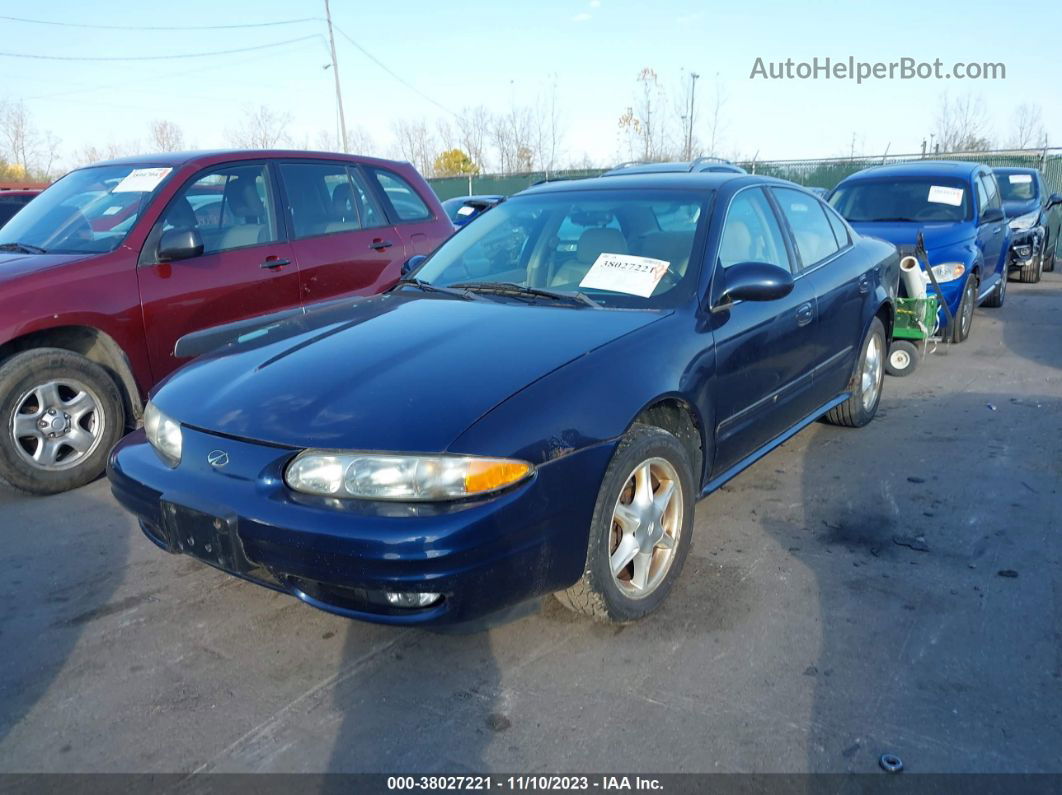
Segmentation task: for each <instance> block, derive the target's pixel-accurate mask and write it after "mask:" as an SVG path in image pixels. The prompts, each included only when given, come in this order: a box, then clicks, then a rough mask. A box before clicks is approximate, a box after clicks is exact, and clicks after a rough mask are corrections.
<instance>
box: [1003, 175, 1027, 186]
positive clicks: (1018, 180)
mask: <svg viewBox="0 0 1062 795" xmlns="http://www.w3.org/2000/svg"><path fill="white" fill-rule="evenodd" d="M1007 179H1009V180H1010V184H1011V185H1028V184H1029V183H1030V182H1032V174H1011V175H1010V176H1008V177H1007Z"/></svg>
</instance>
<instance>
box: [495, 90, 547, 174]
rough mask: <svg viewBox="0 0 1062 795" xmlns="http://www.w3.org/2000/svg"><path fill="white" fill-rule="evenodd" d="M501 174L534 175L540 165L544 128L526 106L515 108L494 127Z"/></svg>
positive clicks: (498, 117)
mask: <svg viewBox="0 0 1062 795" xmlns="http://www.w3.org/2000/svg"><path fill="white" fill-rule="evenodd" d="M491 136H492V138H493V141H494V147H495V149H496V150H497V152H498V159H499V161H500V165H501V170H502V173H505V174H518V173H523V172H528V171H533V170H534V169H535V166H536V165H537V164H538V163H540V161H541V154H542V128H541V125H540V124H539V118H538V114H537V113H536V112H535V110H534V109H532V108H530V107H527V106H525V105H516V104H514V105H512V106H511V107H510V108H509V111H508V112H507V113H503V114H501V115H499V116H497V117H495V119H494V124H493V125H492V127H491Z"/></svg>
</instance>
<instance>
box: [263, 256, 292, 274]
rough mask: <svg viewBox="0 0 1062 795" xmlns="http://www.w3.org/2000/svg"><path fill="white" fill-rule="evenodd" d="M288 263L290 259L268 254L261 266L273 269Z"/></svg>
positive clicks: (269, 269) (265, 268) (268, 269)
mask: <svg viewBox="0 0 1062 795" xmlns="http://www.w3.org/2000/svg"><path fill="white" fill-rule="evenodd" d="M290 264H291V260H290V259H281V258H280V257H276V256H269V257H266V258H265V262H263V263H262V265H261V267H262V268H263V269H264V270H267V271H274V270H276V269H277V268H283V267H284V266H285V265H290Z"/></svg>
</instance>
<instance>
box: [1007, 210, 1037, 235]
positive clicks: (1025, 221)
mask: <svg viewBox="0 0 1062 795" xmlns="http://www.w3.org/2000/svg"><path fill="white" fill-rule="evenodd" d="M1039 220H1040V211H1039V210H1034V211H1033V212H1031V213H1025V215H1019V216H1018V217H1017V218H1011V219H1010V228H1011V229H1012V230H1014V231H1015V232H1023V231H1025V230H1026V229H1032V228H1033V227H1034V226H1036V222H1037V221H1039Z"/></svg>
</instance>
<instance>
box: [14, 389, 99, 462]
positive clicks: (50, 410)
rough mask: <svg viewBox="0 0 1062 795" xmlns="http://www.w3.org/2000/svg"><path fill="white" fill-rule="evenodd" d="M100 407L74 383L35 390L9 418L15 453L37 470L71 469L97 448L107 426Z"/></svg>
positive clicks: (30, 391) (30, 392)
mask: <svg viewBox="0 0 1062 795" xmlns="http://www.w3.org/2000/svg"><path fill="white" fill-rule="evenodd" d="M101 407H102V403H101V401H100V399H99V396H98V395H96V393H95V392H93V391H92V390H91V389H89V388H88V387H87V386H85V385H84V384H83V383H81V382H80V381H76V380H74V379H67V378H64V379H60V380H55V381H47V382H46V383H43V384H40V385H39V386H35V387H34V388H33V389H31V390H29V391H28V392H26V393H25V394H24V395H23V396H22V397H21V398H19V400H18V402H17V403H16V404H15V412H14V414H12V416H11V424H10V426H9V427H10V429H11V434H12V436H13V437H14V440H15V449H16V450H17V451H18V452H19V454H20V455H21V456H22V458H23V460H25V461H26V463H28V464H29V465H30V466H33V467H35V468H37V469H44V470H47V471H50V472H55V471H61V470H64V469H72V468H73V467H76V466H77V465H78V464H80V463H81V462H82V461H83V460H84V459H85V458H87V457H88V456H90V455H92V453H94V452H95V450H96V448H97V447H99V444H100V440H101V439H102V438H103V433H104V430H105V428H106V423H107V418H106V416H105V415H104V412H103V409H102V408H101Z"/></svg>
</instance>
